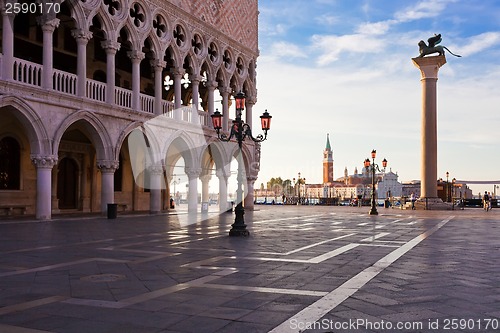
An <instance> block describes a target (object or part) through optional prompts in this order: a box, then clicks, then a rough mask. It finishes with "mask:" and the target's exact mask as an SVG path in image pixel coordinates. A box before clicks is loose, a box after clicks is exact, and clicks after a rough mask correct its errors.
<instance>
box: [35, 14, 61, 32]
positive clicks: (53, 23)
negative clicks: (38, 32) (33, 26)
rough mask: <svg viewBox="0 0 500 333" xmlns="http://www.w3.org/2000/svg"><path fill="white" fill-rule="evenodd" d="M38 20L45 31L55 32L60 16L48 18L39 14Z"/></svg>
mask: <svg viewBox="0 0 500 333" xmlns="http://www.w3.org/2000/svg"><path fill="white" fill-rule="evenodd" d="M37 22H38V24H39V25H40V27H41V28H42V31H43V32H50V33H53V32H54V30H56V28H57V27H58V26H59V22H60V20H59V19H58V18H53V19H47V18H46V17H44V16H38V17H37Z"/></svg>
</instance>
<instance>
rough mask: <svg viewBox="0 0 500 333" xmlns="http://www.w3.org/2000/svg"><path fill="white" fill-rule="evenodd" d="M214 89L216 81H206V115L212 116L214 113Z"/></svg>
mask: <svg viewBox="0 0 500 333" xmlns="http://www.w3.org/2000/svg"><path fill="white" fill-rule="evenodd" d="M215 88H217V81H207V89H208V101H207V104H208V114H209V115H213V114H214V112H215V110H214V109H215V97H214V92H215Z"/></svg>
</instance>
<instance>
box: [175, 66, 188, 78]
mask: <svg viewBox="0 0 500 333" xmlns="http://www.w3.org/2000/svg"><path fill="white" fill-rule="evenodd" d="M185 73H186V71H185V70H184V69H183V68H179V67H176V68H174V69H173V70H172V75H174V77H175V78H176V79H179V80H180V78H181V77H182V76H183V75H184V74H185Z"/></svg>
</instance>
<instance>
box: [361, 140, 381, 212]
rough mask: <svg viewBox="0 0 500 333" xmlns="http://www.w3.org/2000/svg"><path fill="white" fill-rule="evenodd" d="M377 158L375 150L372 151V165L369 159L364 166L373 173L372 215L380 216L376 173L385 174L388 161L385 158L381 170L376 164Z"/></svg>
mask: <svg viewBox="0 0 500 333" xmlns="http://www.w3.org/2000/svg"><path fill="white" fill-rule="evenodd" d="M376 156H377V151H376V150H375V149H373V150H372V163H370V159H369V158H367V159H366V160H365V163H364V166H365V168H366V171H367V172H371V173H372V197H371V209H370V212H369V214H370V215H378V212H377V205H376V203H375V171H379V172H385V168H386V167H387V160H386V159H385V158H384V159H383V160H382V167H383V169H382V170H380V168H379V166H378V165H377V164H375V157H376Z"/></svg>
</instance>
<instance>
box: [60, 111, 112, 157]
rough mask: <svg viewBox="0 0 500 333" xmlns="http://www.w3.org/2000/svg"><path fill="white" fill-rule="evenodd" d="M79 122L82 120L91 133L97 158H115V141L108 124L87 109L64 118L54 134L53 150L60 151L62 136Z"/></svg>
mask: <svg viewBox="0 0 500 333" xmlns="http://www.w3.org/2000/svg"><path fill="white" fill-rule="evenodd" d="M77 122H80V123H81V124H82V125H83V127H84V129H85V130H86V132H87V134H89V135H90V138H89V139H90V141H91V142H92V144H93V145H94V148H95V150H96V157H97V160H114V153H113V151H114V149H113V143H112V140H111V137H110V136H109V134H108V130H107V128H106V126H105V125H104V124H103V123H102V122H101V120H100V119H99V118H97V117H96V115H95V114H93V113H91V112H89V111H86V110H80V111H77V112H74V113H72V114H71V115H69V116H68V117H66V119H64V120H63V122H62V123H61V124H60V125H59V127H58V128H57V130H56V132H55V134H54V139H53V143H52V150H53V151H54V152H56V153H57V152H58V151H59V144H60V143H61V139H62V136H63V135H64V133H65V132H66V130H67V129H68V128H69V127H70V126H71V125H73V124H74V123H77Z"/></svg>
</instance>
